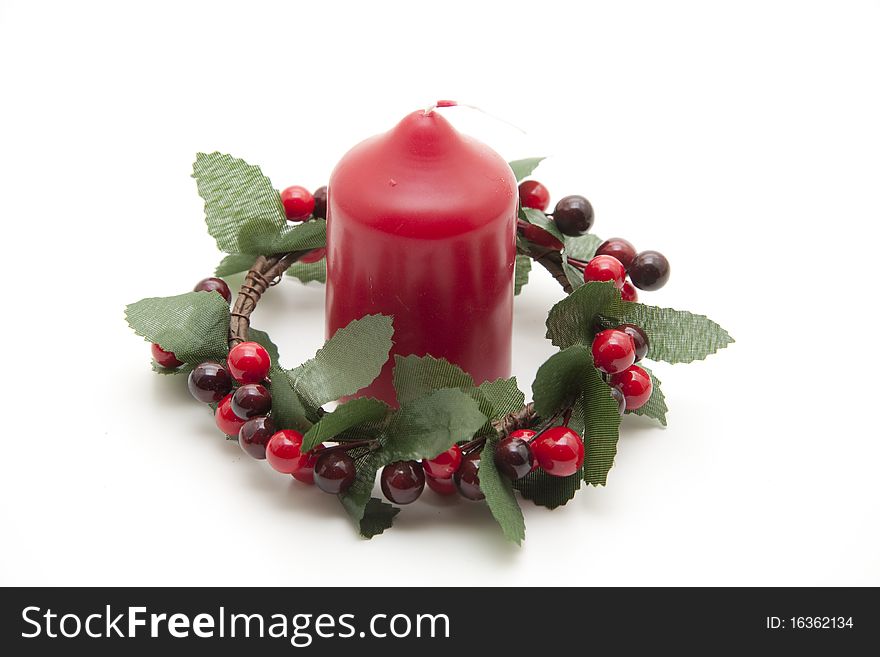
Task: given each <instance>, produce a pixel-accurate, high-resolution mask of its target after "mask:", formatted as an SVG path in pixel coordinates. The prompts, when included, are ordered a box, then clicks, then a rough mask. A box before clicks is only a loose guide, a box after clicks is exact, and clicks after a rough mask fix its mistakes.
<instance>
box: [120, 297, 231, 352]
mask: <svg viewBox="0 0 880 657" xmlns="http://www.w3.org/2000/svg"><path fill="white" fill-rule="evenodd" d="M125 318H126V320H127V321H128V325H129V326H131V328H132V329H134V332H135V333H137V334H138V335H140V336H143V338H144V339H145V340H147V342H155V343H157V344H159V346H161V347H162V348H163V349H165V350H166V351H172V352H174V355H175V356H177V359H178V360H180V361H183V362H185V363H200V362H202V361H205V360H223V359H225V358H226V354H227V353H228V351H229V348H228V345H227V341H226V340H227V333H228V331H229V306H228V305H227V304H226V300H225V299H223V297H221V296H220V295H219V294H204V293H202V292H187V293H185V294H179V295H177V296H174V297H153V298H148V299H141V300H140V301H138V302H136V303H132V304H129V305H128V306H126V307H125Z"/></svg>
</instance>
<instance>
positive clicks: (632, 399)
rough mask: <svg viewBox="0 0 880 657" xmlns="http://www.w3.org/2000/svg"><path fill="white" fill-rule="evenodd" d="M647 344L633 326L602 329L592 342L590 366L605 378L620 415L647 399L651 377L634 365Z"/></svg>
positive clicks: (639, 406)
mask: <svg viewBox="0 0 880 657" xmlns="http://www.w3.org/2000/svg"><path fill="white" fill-rule="evenodd" d="M648 344H649V343H648V336H647V335H646V334H645V332H644V331H643V330H642V329H641V328H640V327H638V326H636V325H635V324H621V325H620V326H617V327H615V328H609V329H605V330H602V331H599V332H598V333H597V334H596V336H595V337H594V338H593V344H592V352H593V364H594V365H595V366H596V369H598V370H599V371H600V372H602V373H603V374H604V375H606V376H607V377H608V379H607V380H608V382H609V384H610V385H611V396H612V397H614V399H615V400H617V405H618V411H619V412H620V414H621V415H623V413H624V411H627V410H630V411H634V410H636V409H638V408H641V407H642V406H644V405H645V404H646V403H648V400H649V399H650V398H651V393H652V392H653V384H652V383H651V377H650V376H649V375H648V373H647V372H646V371H645V370H643V369H642V368H641V367H639V366H638V365H636V364H635V363H637V362H639V361H640V360H642V359H643V358H644V357H645V356H646V355H647V353H648Z"/></svg>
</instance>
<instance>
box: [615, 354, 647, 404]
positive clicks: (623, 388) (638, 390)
mask: <svg viewBox="0 0 880 657" xmlns="http://www.w3.org/2000/svg"><path fill="white" fill-rule="evenodd" d="M611 385H612V386H614V387H615V388H617V389H618V390H620V392H622V393H623V396H624V398H625V399H626V410H628V411H634V410H636V409H639V408H641V407H642V406H644V405H645V404H647V403H648V400H649V399H650V398H651V392H652V391H653V387H654V386H653V385H652V384H651V377H650V376H649V375H648V373H647V372H646V371H645V370H643V369H642V368H641V367H639V366H638V365H632V366H631V367H629V368H627V369H625V370H624V371H623V372H619V373H618V374H615V375H613V376H612V377H611Z"/></svg>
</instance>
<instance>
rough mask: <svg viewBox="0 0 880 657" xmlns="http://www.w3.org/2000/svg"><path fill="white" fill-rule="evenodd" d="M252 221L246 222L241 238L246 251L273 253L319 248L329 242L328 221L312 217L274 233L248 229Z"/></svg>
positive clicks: (240, 240)
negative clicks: (309, 219)
mask: <svg viewBox="0 0 880 657" xmlns="http://www.w3.org/2000/svg"><path fill="white" fill-rule="evenodd" d="M250 225H251V222H247V223H245V228H244V230H243V234H242V236H241V237H240V239H239V243H240V245H241V250H242V251H243V252H245V253H262V254H265V255H272V254H276V253H289V252H291V251H305V250H307V249H317V248H321V247H323V246H325V245H326V244H327V222H326V221H325V220H324V219H312V220H311V221H306V222H303V223H301V224H295V225H289V226H285V227H284V228H282V229H281V230H280V231H275V232H274V233H260V232H257V231H250V230H248V228H249V226H250Z"/></svg>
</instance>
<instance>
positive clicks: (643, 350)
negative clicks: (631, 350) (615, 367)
mask: <svg viewBox="0 0 880 657" xmlns="http://www.w3.org/2000/svg"><path fill="white" fill-rule="evenodd" d="M617 330H618V331H623V332H624V333H626V334H627V335H628V336H629V337H631V338H632V339H633V343H635V345H636V360H635V362H637V363H638V362H639V361H640V360H642V358H644V357H645V356H647V355H648V345H650V342H648V334H647V333H645V331H644V330H643V329H642V327H641V326H636V325H635V324H621V325H620V326H618V327H617Z"/></svg>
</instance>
